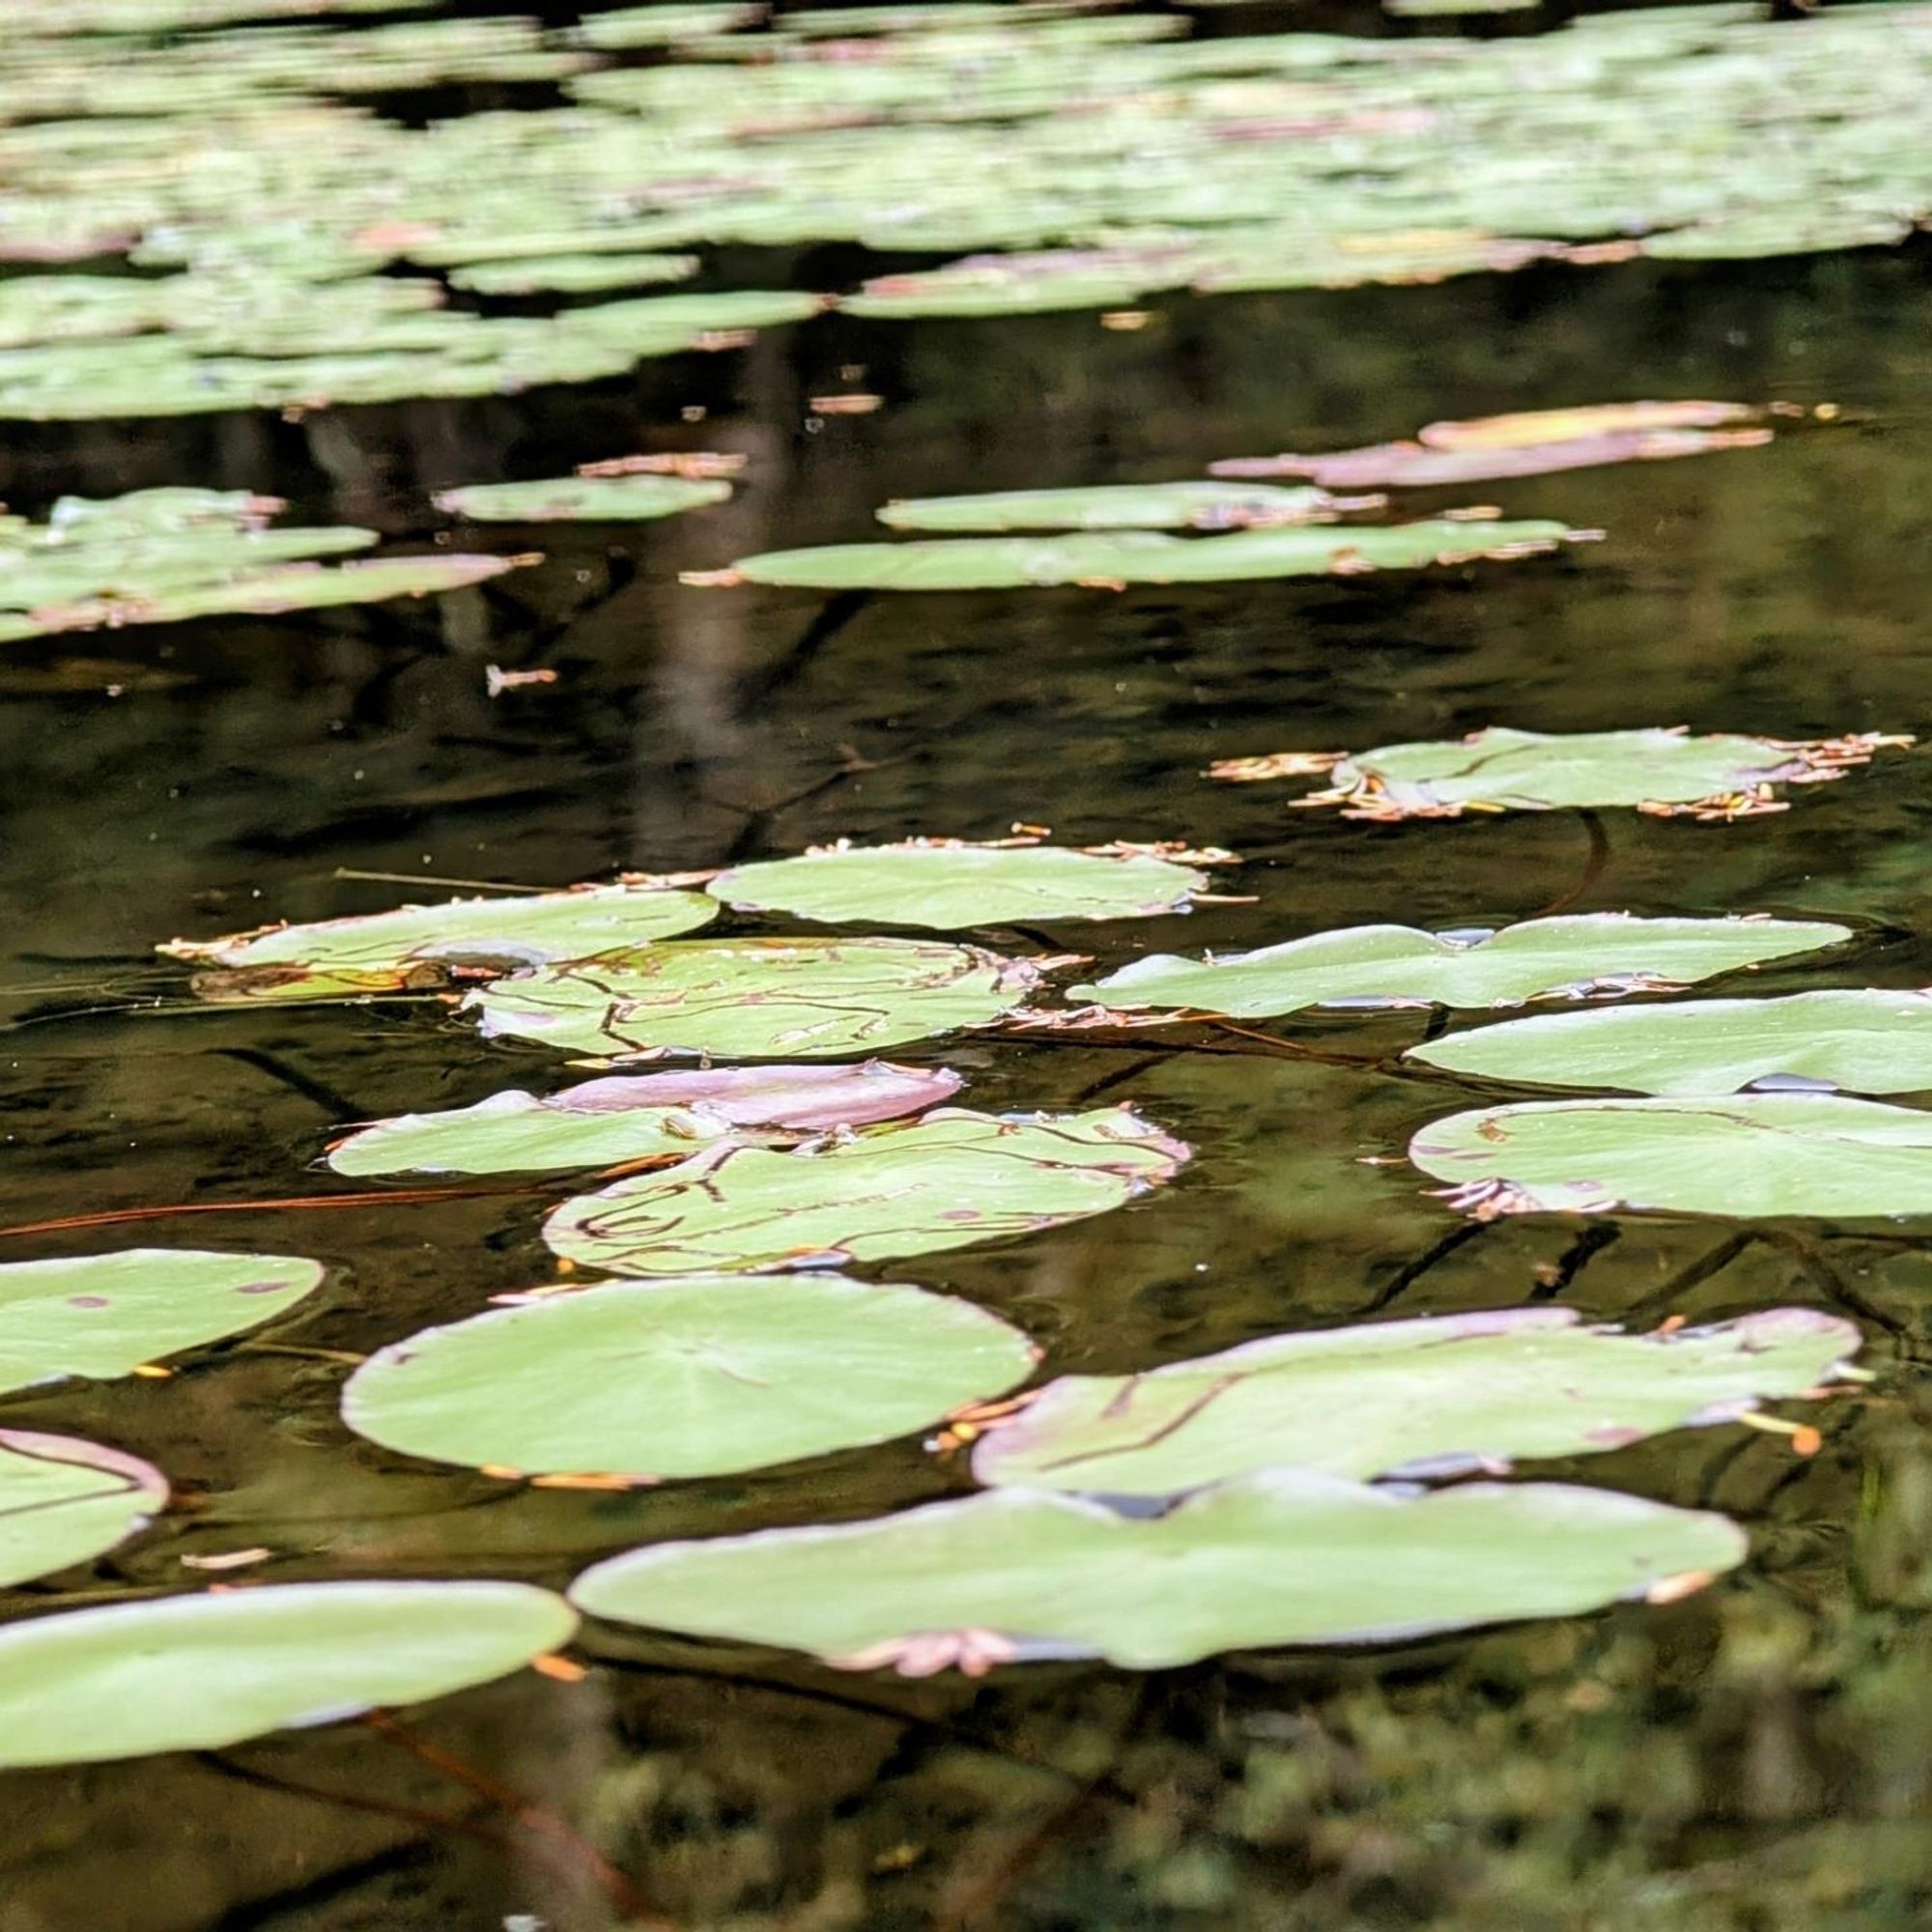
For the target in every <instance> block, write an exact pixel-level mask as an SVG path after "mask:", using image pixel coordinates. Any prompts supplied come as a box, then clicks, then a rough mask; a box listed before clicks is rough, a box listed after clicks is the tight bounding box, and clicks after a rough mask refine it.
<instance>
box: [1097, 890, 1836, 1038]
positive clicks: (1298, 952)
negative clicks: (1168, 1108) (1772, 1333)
mask: <svg viewBox="0 0 1932 1932" xmlns="http://www.w3.org/2000/svg"><path fill="white" fill-rule="evenodd" d="M1851 936H1852V935H1851V931H1850V929H1849V928H1848V927H1846V926H1842V925H1833V924H1832V923H1829V922H1827V921H1824V920H1790V919H1761V918H1755V917H1746V918H1736V917H1733V918H1728V919H1634V918H1633V917H1632V916H1631V915H1630V914H1629V913H1619V912H1594V913H1569V914H1564V915H1562V916H1560V917H1557V918H1552V919H1527V920H1523V921H1521V922H1520V923H1518V924H1516V925H1506V926H1503V927H1502V928H1501V929H1500V930H1498V931H1495V932H1485V931H1483V930H1481V929H1480V928H1471V929H1467V930H1463V931H1458V932H1443V933H1436V932H1421V931H1418V930H1417V929H1416V928H1415V927H1414V926H1411V925H1352V926H1345V927H1343V928H1342V929H1340V930H1339V931H1335V932H1317V933H1311V934H1310V935H1309V936H1308V937H1307V938H1306V939H1291V940H1287V941H1284V942H1283V943H1282V944H1281V945H1279V946H1264V947H1261V948H1259V949H1258V950H1257V951H1255V952H1229V953H1224V954H1222V955H1220V956H1219V957H1213V956H1210V957H1208V958H1206V959H1183V958H1180V957H1179V956H1177V955H1176V954H1174V953H1168V952H1156V953H1150V954H1149V955H1148V956H1147V957H1146V958H1144V959H1136V960H1134V961H1133V962H1132V963H1131V964H1129V965H1126V966H1122V968H1121V969H1120V970H1119V971H1118V972H1115V973H1110V974H1109V975H1108V976H1107V977H1106V978H1105V979H1104V980H1094V982H1093V983H1092V984H1089V985H1083V986H1074V987H1072V988H1071V989H1070V990H1069V992H1068V994H1067V997H1068V998H1069V999H1072V1000H1092V1001H1097V1002H1098V1003H1099V1004H1101V1005H1103V1006H1108V1007H1115V1008H1122V1009H1129V1010H1139V1009H1147V1008H1151V1009H1165V1008H1172V1009H1175V1010H1177V1011H1180V1010H1185V1009H1196V1010H1199V1011H1203V1012H1213V1013H1227V1014H1229V1015H1231V1016H1232V1017H1234V1018H1237V1019H1264V1018H1268V1017H1271V1016H1273V1015H1275V1014H1278V1013H1292V1012H1296V1011H1298V1010H1300V1009H1303V1008H1306V1007H1427V1006H1444V1007H1514V1006H1520V1005H1521V1004H1522V1003H1523V1002H1524V1001H1525V1000H1552V999H1556V1000H1587V999H1600V998H1606V997H1610V996H1614V995H1619V994H1624V993H1655V992H1669V991H1672V990H1674V989H1676V988H1678V987H1680V986H1687V985H1690V984H1691V983H1692V982H1693V981H1695V980H1708V979H1711V978H1713V977H1714V976H1716V975H1717V974H1719V973H1733V972H1736V971H1738V970H1739V969H1740V968H1742V967H1747V966H1761V965H1765V964H1767V963H1769V962H1770V961H1772V960H1774V959H1782V958H1786V957H1788V956H1789V955H1790V954H1792V953H1794V952H1811V951H1812V950H1814V949H1815V948H1817V947H1821V946H1835V945H1837V944H1839V943H1840V942H1841V941H1843V940H1847V939H1849V938H1851ZM1457 1037H1458V1038H1475V1037H1477V1036H1475V1035H1459V1036H1457ZM1438 1064H1440V1065H1449V1064H1450V1063H1449V1062H1447V1061H1443V1062H1440V1063H1438Z"/></svg>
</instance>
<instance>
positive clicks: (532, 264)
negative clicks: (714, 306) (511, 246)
mask: <svg viewBox="0 0 1932 1932" xmlns="http://www.w3.org/2000/svg"><path fill="white" fill-rule="evenodd" d="M697 270H698V258H697V257H696V255H520V256H513V257H512V258H511V259H510V260H509V261H507V262H472V263H471V264H470V265H469V267H467V268H462V269H452V270H450V271H449V285H450V287H451V288H456V289H468V290H469V292H470V293H471V294H472V295H479V296H534V295H546V294H555V295H586V294H590V293H592V292H595V291H599V290H603V289H628V288H639V287H641V286H642V285H643V284H644V283H646V282H682V281H688V280H689V279H690V278H691V277H692V276H693V275H695V274H696V272H697Z"/></svg>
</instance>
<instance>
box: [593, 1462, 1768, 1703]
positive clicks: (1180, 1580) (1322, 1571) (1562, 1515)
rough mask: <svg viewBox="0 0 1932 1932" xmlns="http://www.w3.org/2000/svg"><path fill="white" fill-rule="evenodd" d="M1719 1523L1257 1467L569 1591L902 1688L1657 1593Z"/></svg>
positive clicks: (1550, 1612) (953, 1512) (706, 1545)
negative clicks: (1174, 1490) (925, 1681)
mask: <svg viewBox="0 0 1932 1932" xmlns="http://www.w3.org/2000/svg"><path fill="white" fill-rule="evenodd" d="M1744 1554H1745V1537H1744V1533H1743V1532H1742V1531H1741V1530H1740V1529H1738V1527H1737V1526H1736V1525H1735V1524H1734V1523H1732V1522H1731V1521H1730V1520H1728V1519H1726V1518H1724V1517H1720V1516H1712V1515H1708V1514H1705V1513H1703V1512H1701V1511H1692V1510H1679V1509H1670V1508H1666V1507H1665V1506H1664V1505H1662V1504H1661V1503H1653V1502H1646V1501H1643V1500H1641V1499H1639V1498H1637V1497H1634V1496H1622V1495H1616V1494H1612V1493H1610V1492H1605V1491H1601V1490H1586V1489H1577V1488H1572V1487H1570V1486H1568V1485H1559V1484H1554V1483H1550V1484H1543V1483H1526V1484H1521V1485H1515V1486H1512V1485H1495V1484H1486V1483H1472V1484H1465V1485H1463V1486H1462V1487H1460V1488H1456V1489H1449V1490H1440V1491H1435V1492H1430V1493H1427V1494H1422V1495H1416V1494H1405V1493H1403V1492H1400V1491H1392V1490H1385V1489H1376V1488H1372V1487H1370V1486H1367V1485H1364V1484H1360V1483H1351V1482H1345V1481H1343V1480H1341V1479H1340V1478H1338V1477H1334V1476H1324V1475H1320V1474H1317V1473H1315V1472H1314V1471H1311V1470H1303V1469H1270V1470H1265V1471H1264V1472H1262V1473H1260V1474H1257V1475H1254V1476H1248V1477H1244V1478H1241V1479H1239V1480H1237V1481H1234V1482H1228V1483H1222V1484H1218V1485H1216V1486H1215V1487H1213V1488H1211V1489H1207V1490H1202V1491H1199V1492H1196V1493H1195V1494H1193V1495H1190V1496H1187V1497H1184V1498H1183V1499H1182V1500H1181V1501H1180V1502H1179V1503H1178V1504H1177V1505H1176V1506H1175V1507H1174V1508H1173V1509H1171V1510H1169V1511H1168V1512H1166V1513H1165V1514H1164V1515H1161V1516H1155V1517H1144V1516H1122V1515H1119V1514H1117V1513H1116V1512H1115V1511H1113V1510H1111V1509H1108V1508H1106V1507H1104V1506H1103V1505H1102V1504H1100V1503H1097V1502H1094V1501H1092V1500H1090V1499H1088V1498H1086V1497H1083V1496H1068V1495H1059V1494H1055V1493H1051V1492H1037V1491H1030V1490H995V1491H992V1492H988V1493H987V1494H984V1495H978V1496H969V1497H967V1498H966V1499H965V1500H963V1501H959V1502H941V1503H930V1504H927V1505H926V1506H925V1507H923V1508H922V1509H914V1510H908V1511H906V1512H904V1513H903V1514H902V1515H899V1516H891V1517H882V1518H880V1519H878V1520H874V1521H870V1522H853V1523H840V1524H838V1525H836V1526H830V1527H822V1528H821V1527H812V1528H805V1529H773V1530H762V1531H758V1532H754V1533H753V1534H752V1535H750V1536H727V1537H716V1538H713V1539H711V1540H709V1541H704V1542H693V1543H662V1544H658V1545H656V1546H654V1547H650V1548H643V1549H634V1550H631V1551H629V1552H628V1553H626V1554H625V1555H622V1556H613V1557H611V1559H610V1560H609V1561H607V1562H604V1563H599V1564H597V1565H595V1566H594V1567H593V1568H591V1569H589V1570H586V1571H585V1572H584V1573H583V1575H582V1576H581V1577H578V1579H577V1581H576V1582H575V1583H574V1584H572V1585H571V1591H570V1595H571V1600H572V1602H574V1603H575V1604H576V1605H577V1606H578V1607H579V1608H580V1609H582V1610H583V1611H585V1612H587V1613H588V1614H589V1615H592V1616H599V1617H609V1618H611V1619H612V1620H613V1621H615V1622H619V1623H632V1624H641V1625H644V1626H645V1627H647V1628H650V1629H655V1630H674V1631H682V1632H687V1633H689V1634H693V1635H697V1636H712V1637H728V1638H734V1639H736V1640H738V1641H740V1642H745V1643H761V1644H772V1645H776V1646H781V1647H783V1648H788V1649H793V1650H805V1651H810V1652H812V1653H813V1654H815V1655H816V1656H819V1657H822V1658H824V1659H825V1660H826V1661H827V1662H830V1663H834V1664H837V1665H838V1666H839V1667H841V1668H844V1669H851V1670H869V1669H882V1668H885V1667H887V1666H889V1665H890V1666H893V1667H895V1668H896V1669H898V1670H899V1671H900V1673H901V1674H902V1675H906V1676H921V1677H923V1676H932V1675H935V1674H937V1673H938V1672H939V1671H942V1670H945V1669H948V1668H954V1667H956V1668H958V1669H960V1670H962V1671H964V1672H965V1673H966V1674H967V1675H969V1676H980V1675H982V1674H983V1673H984V1672H985V1671H986V1670H987V1669H988V1668H990V1667H991V1666H993V1665H994V1664H998V1663H1007V1662H1031V1661H1033V1660H1036V1659H1046V1658H1065V1657H1102V1658H1105V1659H1107V1660H1108V1661H1109V1662H1113V1663H1117V1664H1121V1665H1122V1666H1123V1667H1125V1668H1128V1669H1135V1670H1160V1669H1166V1668H1169V1667H1171V1666H1173V1665H1176V1664H1181V1663H1191V1662H1194V1661H1195V1660H1196V1659H1198V1658H1203V1657H1212V1656H1214V1655H1216V1654H1217V1653H1219V1652H1223V1651H1230V1650H1243V1649H1254V1648H1257V1647H1261V1646H1269V1647H1272V1646H1275V1645H1281V1644H1330V1643H1384V1642H1393V1641H1396V1640H1398V1639H1403V1638H1409V1637H1416V1636H1421V1635H1425V1634H1428V1633H1430V1632H1434V1631H1446V1630H1461V1629H1465V1628H1467V1627H1469V1626H1472V1625H1478V1624H1489V1623H1500V1622H1503V1621H1505V1620H1509V1619H1514V1618H1520V1617H1548V1616H1573V1615H1577V1614H1579V1613H1581V1612H1583V1611H1586V1610H1594V1609H1600V1608H1602V1607H1603V1606H1604V1605H1606V1604H1613V1603H1616V1602H1618V1601H1620V1600H1623V1599H1628V1598H1635V1597H1643V1596H1646V1595H1648V1594H1651V1593H1655V1592H1661V1591H1669V1592H1671V1593H1672V1594H1675V1593H1676V1592H1678V1591H1680V1590H1682V1589H1686V1588H1690V1587H1694V1585H1695V1584H1696V1583H1697V1582H1699V1581H1708V1580H1709V1578H1710V1577H1712V1576H1714V1575H1716V1574H1718V1573H1720V1572H1722V1571H1725V1570H1728V1569H1730V1568H1732V1567H1733V1566H1734V1565H1735V1564H1737V1563H1739V1562H1740V1561H1742V1560H1743V1557H1744Z"/></svg>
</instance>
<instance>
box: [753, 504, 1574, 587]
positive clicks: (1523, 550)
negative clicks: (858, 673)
mask: <svg viewBox="0 0 1932 1932" xmlns="http://www.w3.org/2000/svg"><path fill="white" fill-rule="evenodd" d="M1575 535H1577V532H1576V531H1574V530H1572V529H1571V528H1570V527H1569V526H1568V525H1566V524H1556V523H1548V522H1538V523H1513V524H1512V523H1483V522H1472V523H1462V522H1456V521H1454V520H1450V519H1438V520H1437V521H1435V522H1434V523H1422V524H1388V525H1379V526H1356V527H1350V528H1349V529H1346V530H1339V529H1325V528H1308V527H1293V526H1290V527H1281V528H1273V529H1250V530H1234V531H1231V532H1230V533H1229V534H1228V535H1226V536H1203V537H1176V536H1169V535H1167V534H1166V533H1165V532H1163V531H1159V530H1082V531H1076V532H1075V533H1074V534H1072V535H1070V536H1062V537H1051V536H1039V537H952V538H946V537H933V538H914V539H913V540H912V541H911V542H909V543H900V544H892V543H867V544H828V545H826V546H825V547H824V548H822V549H818V550H786V551H768V552H766V553H765V554H762V555H758V556H747V557H740V558H739V560H738V561H737V562H736V563H735V564H733V565H732V566H731V570H730V572H729V577H730V579H731V580H732V581H734V582H746V583H775V584H788V585H793V586H799V587H804V588H809V589H814V590H1016V589H1021V588H1026V587H1030V586H1031V587H1045V586H1051V585H1056V584H1068V583H1077V584H1084V585H1088V586H1106V587H1112V586H1115V585H1123V584H1129V583H1222V582H1236V581H1240V580H1245V579H1254V578H1274V577H1327V576H1343V577H1346V576H1353V575H1358V574H1360V573H1362V572H1366V571H1373V570H1420V569H1423V568H1426V567H1427V566H1429V565H1431V564H1438V563H1461V562H1465V561H1468V560H1471V559H1474V558H1477V557H1500V558H1510V557H1521V556H1533V555H1535V554H1538V553H1540V552H1544V551H1550V550H1554V549H1555V548H1556V547H1557V545H1558V544H1560V543H1563V542H1564V541H1566V540H1567V539H1569V538H1571V537H1573V536H1575Z"/></svg>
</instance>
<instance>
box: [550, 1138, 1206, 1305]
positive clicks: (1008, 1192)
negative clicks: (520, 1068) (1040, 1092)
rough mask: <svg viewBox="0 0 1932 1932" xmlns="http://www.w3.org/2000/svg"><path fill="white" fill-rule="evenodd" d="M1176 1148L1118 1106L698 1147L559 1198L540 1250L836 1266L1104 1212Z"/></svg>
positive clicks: (597, 1261) (1174, 1156)
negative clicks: (772, 1144)
mask: <svg viewBox="0 0 1932 1932" xmlns="http://www.w3.org/2000/svg"><path fill="white" fill-rule="evenodd" d="M1188 1153H1189V1150H1188V1149H1187V1148H1186V1147H1185V1146H1184V1145H1183V1144H1182V1143H1181V1142H1179V1141H1177V1140H1175V1139H1173V1138H1172V1137H1171V1136H1169V1135H1167V1134H1165V1133H1163V1132H1162V1131H1161V1130H1160V1129H1159V1128H1158V1127H1156V1126H1153V1125H1152V1124H1151V1123H1150V1122H1147V1121H1145V1120H1143V1119H1142V1118H1141V1117H1140V1116H1139V1115H1138V1114H1136V1113H1135V1112H1134V1111H1133V1110H1132V1109H1131V1108H1128V1107H1107V1108H1102V1109H1099V1110H1097V1111H1095V1112H1093V1113H1087V1114H1061V1115H1054V1114H1039V1115H1032V1116H1015V1117H1007V1118H1003V1117H1000V1116H996V1115H991V1114H975V1113H969V1112H968V1111H966V1110H965V1109H963V1108H950V1107H948V1108H941V1109H940V1110H939V1111H938V1112H937V1113H934V1114H928V1115H927V1116H926V1117H925V1119H923V1121H918V1122H914V1123H913V1124H912V1125H910V1126H902V1127H878V1128H874V1129H872V1130H871V1131H870V1132H867V1133H862V1134H859V1135H857V1136H856V1137H855V1138H853V1139H851V1140H849V1141H835V1142H832V1143H830V1144H829V1145H826V1146H823V1147H819V1148H815V1149H808V1150H801V1151H797V1152H793V1153H773V1152H770V1151H767V1150H765V1149H763V1148H740V1147H718V1148H711V1149H707V1150H705V1151H703V1152H701V1153H696V1154H694V1155H693V1156H692V1157H691V1158H690V1159H689V1160H686V1161H684V1162H682V1163H681V1164H680V1165H678V1166H676V1167H673V1168H670V1169H668V1170H667V1171H665V1172H664V1173H662V1174H643V1175H638V1176H635V1177H633V1178H632V1179H628V1180H619V1181H617V1182H615V1183H613V1184H612V1185H611V1186H610V1187H606V1188H604V1189H603V1190H602V1191H601V1192H599V1193H596V1194H582V1195H579V1196H578V1197H577V1198H576V1199H575V1200H573V1201H566V1202H565V1203H564V1204H563V1206H562V1207H561V1208H557V1209H556V1211H555V1212H554V1214H552V1215H551V1217H550V1219H549V1220H548V1221H546V1222H545V1223H544V1239H545V1241H546V1242H548V1243H549V1245H550V1247H551V1250H552V1252H553V1253H554V1254H557V1255H561V1256H562V1257H564V1259H566V1260H568V1261H573V1262H577V1263H580V1264H582V1265H583V1266H585V1267H597V1268H604V1269H606V1270H607V1271H609V1272H610V1273H611V1274H629V1275H668V1274H692V1273H697V1272H703V1271H711V1270H715V1271H719V1272H732V1273H745V1274H770V1273H774V1272H777V1271H779V1270H782V1269H786V1268H808V1267H843V1266H846V1265H848V1264H852V1263H857V1262H874V1261H889V1260H893V1259H895V1258H896V1257H899V1256H902V1255H925V1254H935V1253H938V1252H939V1251H941V1250H942V1249H946V1248H961V1247H967V1246H970V1245H972V1244H973V1243H975V1242H979V1241H992V1240H1000V1239H1003V1238H1005V1237H1007V1236H1014V1235H1026V1234H1033V1233H1036V1232H1037V1231H1038V1230H1040V1229H1042V1228H1054V1227H1059V1226H1060V1225H1061V1224H1062V1223H1063V1222H1066V1221H1078V1220H1083V1219H1085V1218H1086V1217H1087V1216H1089V1215H1092V1214H1104V1213H1107V1212H1109V1211H1110V1210H1111V1209H1113V1208H1121V1207H1124V1206H1125V1205H1126V1204H1127V1203H1128V1202H1129V1201H1132V1200H1134V1199H1135V1198H1137V1197H1138V1196H1140V1195H1142V1194H1145V1193H1147V1192H1148V1190H1149V1189H1150V1188H1152V1187H1157V1186H1159V1185H1160V1184H1161V1183H1162V1182H1163V1181H1167V1180H1171V1179H1173V1178H1174V1176H1175V1175H1176V1174H1177V1173H1178V1172H1179V1169H1180V1167H1181V1165H1182V1163H1183V1162H1184V1161H1186V1159H1187V1158H1188Z"/></svg>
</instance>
